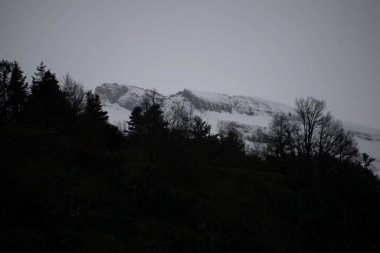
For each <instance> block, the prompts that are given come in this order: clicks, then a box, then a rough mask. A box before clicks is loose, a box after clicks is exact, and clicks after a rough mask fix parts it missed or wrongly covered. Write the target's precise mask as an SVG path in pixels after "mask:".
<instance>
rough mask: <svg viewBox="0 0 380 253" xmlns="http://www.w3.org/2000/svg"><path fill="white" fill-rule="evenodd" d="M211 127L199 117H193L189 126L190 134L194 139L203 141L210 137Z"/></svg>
mask: <svg viewBox="0 0 380 253" xmlns="http://www.w3.org/2000/svg"><path fill="white" fill-rule="evenodd" d="M210 130H211V126H210V125H209V124H207V122H206V121H204V120H202V118H201V117H199V116H194V117H193V119H192V124H191V134H192V136H193V137H194V138H197V139H204V138H206V137H209V136H210Z"/></svg>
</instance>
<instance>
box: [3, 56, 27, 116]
mask: <svg viewBox="0 0 380 253" xmlns="http://www.w3.org/2000/svg"><path fill="white" fill-rule="evenodd" d="M25 78H26V77H25V76H24V74H23V71H22V70H21V68H20V65H19V64H18V62H16V61H15V62H14V63H13V64H12V74H11V78H10V82H9V86H8V93H9V99H8V107H9V111H10V116H9V118H10V121H12V122H17V121H19V120H20V119H21V117H22V116H23V114H24V111H25V107H26V99H27V88H28V84H27V83H26V82H25Z"/></svg>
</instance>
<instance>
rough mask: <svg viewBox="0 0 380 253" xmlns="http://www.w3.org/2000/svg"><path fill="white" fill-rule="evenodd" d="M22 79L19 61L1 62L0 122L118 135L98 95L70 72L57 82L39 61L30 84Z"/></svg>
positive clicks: (100, 136)
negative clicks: (75, 78) (86, 87)
mask: <svg viewBox="0 0 380 253" xmlns="http://www.w3.org/2000/svg"><path fill="white" fill-rule="evenodd" d="M25 80H26V77H25V76H24V74H23V71H22V70H21V68H20V65H19V63H18V62H16V61H14V62H9V61H7V60H2V61H1V62H0V119H1V121H0V124H2V125H12V124H16V125H20V124H26V125H31V126H38V125H42V126H45V127H51V128H54V129H60V130H64V131H72V132H77V133H78V134H81V135H83V136H87V137H88V138H89V141H90V139H96V138H99V139H100V140H103V141H104V140H107V139H112V140H113V141H115V140H116V139H117V138H120V136H121V134H120V133H119V132H118V130H117V129H116V127H114V126H113V125H111V124H109V123H108V116H107V112H105V111H103V109H102V105H101V101H100V99H99V96H98V95H96V94H93V93H92V91H90V90H88V91H87V90H85V89H84V88H83V86H82V85H81V84H80V83H78V82H77V81H75V80H74V79H73V78H72V77H70V75H69V74H66V76H65V77H64V78H63V80H62V81H61V82H59V81H58V79H57V78H56V75H55V74H54V73H52V72H51V70H50V69H46V66H45V65H44V64H43V62H41V63H40V65H39V66H38V67H37V71H36V72H35V74H34V75H33V77H32V82H31V84H30V85H29V84H28V83H27V82H26V81H25ZM91 135H92V136H91ZM103 135H107V137H106V138H105V139H104V137H103Z"/></svg>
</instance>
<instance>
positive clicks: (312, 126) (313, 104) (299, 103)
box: [296, 97, 331, 158]
mask: <svg viewBox="0 0 380 253" xmlns="http://www.w3.org/2000/svg"><path fill="white" fill-rule="evenodd" d="M325 109H326V102H325V101H323V100H317V99H315V98H314V97H307V98H299V99H297V100H296V113H297V120H298V121H299V126H300V128H299V129H300V133H299V136H300V138H301V139H300V140H299V144H300V145H299V146H298V149H299V151H301V152H302V153H304V154H305V155H306V157H307V158H311V156H312V155H313V148H314V140H313V137H314V136H315V133H316V131H317V129H318V128H320V127H321V126H322V125H324V124H326V123H327V122H328V121H330V120H331V116H330V113H327V114H325V113H324V111H325Z"/></svg>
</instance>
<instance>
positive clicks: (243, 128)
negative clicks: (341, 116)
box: [95, 83, 380, 176]
mask: <svg viewBox="0 0 380 253" xmlns="http://www.w3.org/2000/svg"><path fill="white" fill-rule="evenodd" d="M95 93H96V94H98V95H99V96H100V98H101V99H102V101H103V105H104V109H105V110H106V111H107V112H108V116H109V121H110V123H112V124H115V125H118V126H121V125H125V124H126V121H127V120H128V119H129V116H130V113H131V111H132V109H133V108H134V107H135V106H137V105H139V104H141V102H142V101H143V99H144V97H145V96H146V95H147V94H149V93H150V91H149V90H146V89H143V88H139V87H136V86H133V85H119V84H116V83H113V84H110V83H105V84H102V85H101V86H98V87H97V88H96V89H95ZM158 96H159V98H160V99H162V100H163V111H164V113H165V114H169V113H170V110H171V108H173V106H174V105H175V104H178V103H179V104H183V105H184V106H186V107H187V108H190V107H191V108H193V109H194V113H195V114H196V115H199V116H200V117H202V118H203V120H205V121H207V122H208V123H209V124H210V125H211V130H212V132H213V133H217V132H218V131H219V128H220V127H222V126H224V125H226V124H229V123H231V122H232V123H233V124H235V125H236V126H237V130H238V131H240V132H241V134H242V135H243V137H244V138H245V139H246V141H247V140H248V139H249V138H250V136H251V135H252V134H253V133H255V131H256V130H257V129H263V130H264V131H265V129H267V127H268V125H269V123H270V121H271V119H272V116H273V114H274V113H277V112H285V113H292V112H293V108H292V107H290V106H287V105H284V104H281V103H277V102H273V101H270V100H265V99H262V98H257V97H248V96H229V95H226V94H219V93H212V92H203V91H196V90H188V89H185V90H183V91H180V92H178V93H176V94H172V95H168V96H164V95H161V94H158ZM343 126H344V127H345V128H346V129H347V130H349V131H351V132H353V133H354V134H355V136H356V139H357V141H358V144H359V149H360V152H365V153H368V154H369V155H370V156H371V157H374V158H376V161H375V162H374V165H375V167H376V168H380V130H377V129H373V128H369V127H366V126H362V125H360V124H356V123H351V122H343ZM376 168H375V169H374V173H375V174H377V175H379V176H380V169H376Z"/></svg>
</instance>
